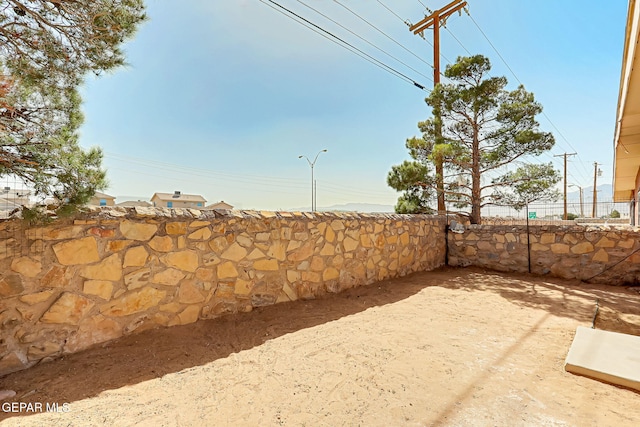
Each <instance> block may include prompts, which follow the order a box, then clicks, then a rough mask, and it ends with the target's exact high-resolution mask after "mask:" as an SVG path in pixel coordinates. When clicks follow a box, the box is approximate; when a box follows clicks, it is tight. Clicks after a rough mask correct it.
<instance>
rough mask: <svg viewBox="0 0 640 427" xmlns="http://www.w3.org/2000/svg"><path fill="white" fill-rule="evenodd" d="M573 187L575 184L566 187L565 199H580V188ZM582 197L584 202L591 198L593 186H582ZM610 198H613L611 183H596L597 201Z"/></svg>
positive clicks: (574, 200) (576, 200)
mask: <svg viewBox="0 0 640 427" xmlns="http://www.w3.org/2000/svg"><path fill="white" fill-rule="evenodd" d="M575 188H576V187H575V186H571V187H569V188H568V189H567V201H573V202H579V201H580V190H575ZM569 189H570V190H571V191H570V190H569ZM582 197H583V201H584V202H587V201H591V200H593V186H591V187H582ZM611 200H613V186H612V185H611V184H602V185H598V202H610V201H611Z"/></svg>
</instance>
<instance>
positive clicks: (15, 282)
mask: <svg viewBox="0 0 640 427" xmlns="http://www.w3.org/2000/svg"><path fill="white" fill-rule="evenodd" d="M22 292H24V286H23V285H22V278H21V277H20V276H18V275H17V274H7V275H3V276H0V297H2V298H7V297H11V296H14V295H20V294H21V293H22Z"/></svg>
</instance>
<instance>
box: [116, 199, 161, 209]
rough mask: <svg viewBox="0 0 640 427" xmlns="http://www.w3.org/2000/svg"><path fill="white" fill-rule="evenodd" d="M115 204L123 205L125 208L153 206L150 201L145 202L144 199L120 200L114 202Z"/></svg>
mask: <svg viewBox="0 0 640 427" xmlns="http://www.w3.org/2000/svg"><path fill="white" fill-rule="evenodd" d="M116 206H123V207H125V208H133V207H136V206H138V207H143V208H148V207H151V206H153V205H152V204H151V203H149V202H145V201H144V200H129V201H127V202H120V203H116Z"/></svg>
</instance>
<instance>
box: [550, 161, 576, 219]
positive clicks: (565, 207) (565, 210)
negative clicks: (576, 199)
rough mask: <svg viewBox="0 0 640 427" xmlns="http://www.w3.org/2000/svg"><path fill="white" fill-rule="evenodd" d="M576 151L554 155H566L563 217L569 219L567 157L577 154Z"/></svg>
mask: <svg viewBox="0 0 640 427" xmlns="http://www.w3.org/2000/svg"><path fill="white" fill-rule="evenodd" d="M575 155H576V153H564V154H558V155H555V156H553V157H564V216H563V217H562V219H564V220H565V221H566V220H567V157H568V156H575Z"/></svg>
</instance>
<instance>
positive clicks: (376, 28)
mask: <svg viewBox="0 0 640 427" xmlns="http://www.w3.org/2000/svg"><path fill="white" fill-rule="evenodd" d="M269 1H271V0H269ZM333 1H334V3H337V4H339V5H340V6H342V7H343V8H344V9H346V10H348V11H349V12H350V13H351V14H352V15H354V16H356V17H357V18H358V19H360V20H361V21H363V22H364V23H366V24H367V25H369V26H370V27H371V28H373V29H375V30H376V31H378V32H379V33H380V34H382V35H383V36H385V37H386V38H388V39H389V40H391V41H392V42H394V43H395V44H397V45H398V46H400V47H401V48H402V49H404V50H406V51H407V52H409V53H410V54H411V55H413V56H415V57H416V58H418V59H419V60H420V61H422V62H424V63H425V64H427V65H428V66H429V67H431V68H433V65H431V64H429V63H428V62H427V61H425V60H424V59H422V58H421V57H420V56H419V55H416V54H415V53H413V52H412V51H411V50H410V49H408V48H407V47H405V46H404V45H403V44H402V43H400V42H399V41H397V40H396V39H394V38H393V37H391V36H390V35H388V34H387V33H385V32H384V31H382V30H381V29H380V28H378V27H376V26H375V25H373V24H372V23H371V22H369V21H367V20H366V19H365V18H363V17H362V16H360V15H358V14H357V13H356V12H354V11H353V10H351V9H349V8H348V7H347V6H345V5H344V4H342V3H340V2H339V1H338V0H333ZM400 19H401V20H402V18H400ZM403 22H404V21H403Z"/></svg>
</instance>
